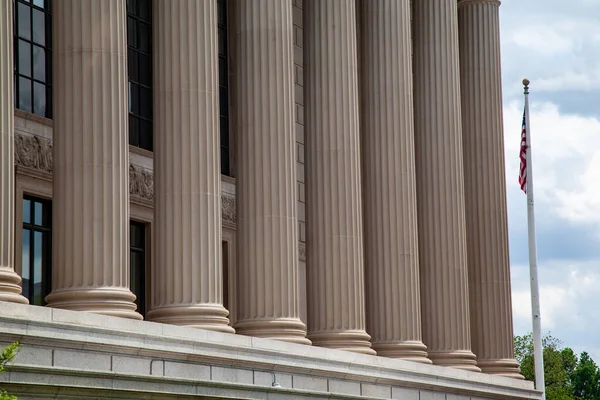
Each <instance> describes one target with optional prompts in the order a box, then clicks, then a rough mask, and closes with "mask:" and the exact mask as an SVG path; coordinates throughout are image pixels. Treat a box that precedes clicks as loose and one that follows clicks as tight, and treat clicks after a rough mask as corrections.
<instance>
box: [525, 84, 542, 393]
mask: <svg viewBox="0 0 600 400" xmlns="http://www.w3.org/2000/svg"><path fill="white" fill-rule="evenodd" d="M529 83H530V82H529V79H523V86H524V90H523V94H524V95H525V144H526V146H527V156H526V157H527V178H526V179H527V227H528V237H529V275H530V278H531V279H530V281H531V282H530V283H531V316H532V319H533V358H534V362H535V388H536V389H537V390H541V391H542V394H543V399H544V400H545V399H546V391H545V384H544V356H543V348H542V326H541V319H540V290H539V287H538V266H537V244H536V240H535V211H534V208H533V204H534V203H533V163H532V162H531V125H530V119H529Z"/></svg>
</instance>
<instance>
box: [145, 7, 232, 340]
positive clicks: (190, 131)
mask: <svg viewBox="0 0 600 400" xmlns="http://www.w3.org/2000/svg"><path fill="white" fill-rule="evenodd" d="M152 6H153V10H154V11H153V14H154V16H155V18H154V21H155V23H154V25H153V30H154V49H153V51H154V88H155V89H154V90H155V95H154V105H155V107H154V110H155V114H154V143H155V146H154V149H155V150H154V183H155V191H154V193H155V195H154V196H155V197H154V199H155V200H154V221H155V224H156V230H155V232H156V233H155V242H154V243H155V249H154V251H155V264H154V265H155V268H154V270H153V279H152V282H153V290H152V301H151V304H152V309H151V311H150V312H149V313H148V319H150V320H153V321H158V322H163V323H170V324H175V325H185V326H192V327H196V328H202V329H210V330H216V331H222V332H233V328H231V326H229V319H228V318H227V316H228V314H229V312H228V311H227V310H226V309H225V307H223V270H222V264H221V257H222V255H221V173H220V161H219V160H220V158H219V151H220V142H219V73H218V52H217V9H216V7H217V2H216V1H206V0H205V1H197V0H178V1H164V0H154V1H153V4H152ZM174 43H176V45H174Z"/></svg>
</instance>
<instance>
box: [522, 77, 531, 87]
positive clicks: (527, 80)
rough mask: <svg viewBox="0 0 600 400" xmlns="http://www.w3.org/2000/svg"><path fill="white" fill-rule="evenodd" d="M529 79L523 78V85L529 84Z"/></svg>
mask: <svg viewBox="0 0 600 400" xmlns="http://www.w3.org/2000/svg"><path fill="white" fill-rule="evenodd" d="M529 83H530V82H529V79H527V78H525V79H523V86H529Z"/></svg>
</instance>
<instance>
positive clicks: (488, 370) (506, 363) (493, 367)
mask: <svg viewBox="0 0 600 400" xmlns="http://www.w3.org/2000/svg"><path fill="white" fill-rule="evenodd" d="M477 366H478V367H479V368H481V372H483V373H484V374H490V375H500V376H505V377H507V378H514V379H520V380H523V379H525V377H524V376H523V375H521V369H520V368H519V363H518V362H517V361H516V360H513V359H510V358H503V359H495V360H491V359H490V360H478V361H477Z"/></svg>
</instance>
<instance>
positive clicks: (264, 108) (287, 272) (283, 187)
mask: <svg viewBox="0 0 600 400" xmlns="http://www.w3.org/2000/svg"><path fill="white" fill-rule="evenodd" d="M230 4H231V5H232V9H231V12H232V14H233V15H232V16H233V18H232V27H233V29H234V30H235V36H234V38H233V51H232V62H231V65H232V78H233V82H232V89H233V92H234V95H233V96H232V99H233V105H232V114H233V116H234V125H235V127H234V131H235V132H236V137H237V145H236V150H237V158H236V160H237V164H238V166H239V168H237V171H238V172H237V176H236V205H237V213H236V215H237V225H236V236H237V278H238V291H239V293H238V295H237V299H238V309H237V310H238V314H237V316H238V321H237V323H236V329H237V331H238V333H241V334H245V335H250V336H258V337H267V338H271V339H279V340H284V341H290V342H297V343H305V344H310V341H309V340H307V339H306V327H305V325H304V323H303V322H302V321H301V320H300V318H299V316H300V308H299V303H300V301H299V292H298V263H299V260H298V216H297V205H296V199H297V197H296V196H297V192H296V191H297V189H296V186H297V185H296V157H295V154H296V141H295V137H296V136H295V131H294V128H295V125H294V107H295V105H294V69H293V66H294V61H293V33H294V31H293V25H292V1H291V0H237V1H233V2H231V3H230Z"/></svg>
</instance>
